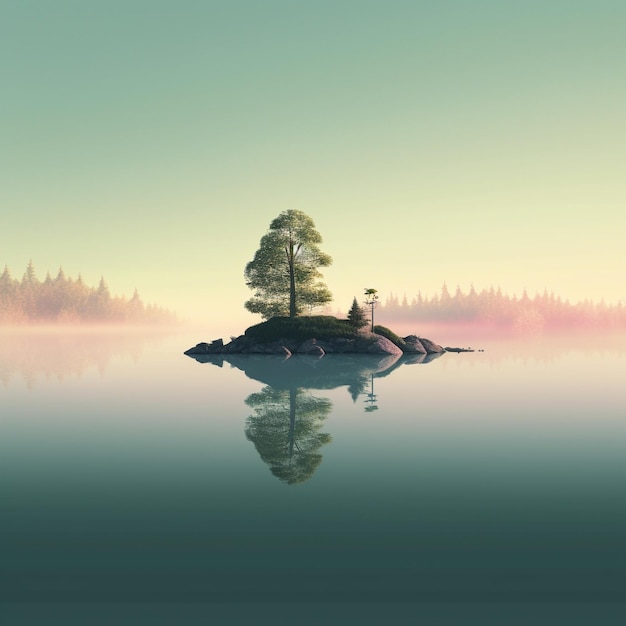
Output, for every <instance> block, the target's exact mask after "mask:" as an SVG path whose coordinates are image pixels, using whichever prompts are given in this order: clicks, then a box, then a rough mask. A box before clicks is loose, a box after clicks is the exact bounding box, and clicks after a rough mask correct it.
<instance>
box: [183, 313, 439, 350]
mask: <svg viewBox="0 0 626 626" xmlns="http://www.w3.org/2000/svg"><path fill="white" fill-rule="evenodd" d="M445 351H446V349H445V348H443V347H441V346H440V345H438V344H436V343H435V342H433V341H431V340H429V339H426V338H424V337H417V336H416V335H409V336H407V337H399V336H398V335H396V334H395V333H394V332H393V331H391V330H389V329H388V328H385V327H384V326H374V330H373V331H371V330H363V329H362V328H355V327H354V326H353V325H351V323H350V320H349V319H345V320H343V319H338V318H336V317H333V316H331V315H312V316H302V317H273V318H271V319H269V320H267V321H265V322H261V323H260V324H256V325H254V326H250V328H248V329H247V330H246V331H245V333H244V334H243V335H240V336H239V337H233V338H232V339H231V341H230V342H228V343H224V341H223V340H222V339H215V340H213V341H211V342H201V343H199V344H197V345H196V346H194V347H192V348H189V350H186V351H185V354H186V355H188V356H196V355H202V354H283V355H285V356H291V355H292V354H309V355H315V356H324V355H325V354H332V353H335V354H355V353H360V354H382V355H385V354H397V355H400V354H442V353H443V352H445Z"/></svg>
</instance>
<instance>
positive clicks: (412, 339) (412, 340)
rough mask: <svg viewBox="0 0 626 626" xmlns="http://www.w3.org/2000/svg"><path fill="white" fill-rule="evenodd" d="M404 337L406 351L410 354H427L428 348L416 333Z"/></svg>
mask: <svg viewBox="0 0 626 626" xmlns="http://www.w3.org/2000/svg"><path fill="white" fill-rule="evenodd" d="M403 339H404V343H405V344H406V347H405V349H404V351H405V352H407V353H409V354H426V348H425V347H424V345H423V344H422V342H421V341H420V340H419V337H417V336H416V335H408V337H403Z"/></svg>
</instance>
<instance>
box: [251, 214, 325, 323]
mask: <svg viewBox="0 0 626 626" xmlns="http://www.w3.org/2000/svg"><path fill="white" fill-rule="evenodd" d="M321 242H322V237H321V235H320V234H319V233H318V232H317V230H316V229H315V224H314V222H313V220H312V219H311V218H310V217H309V216H308V215H306V213H303V212H302V211H296V210H294V209H290V210H288V211H283V212H282V213H281V214H280V215H279V216H278V217H277V218H276V219H274V220H273V221H272V223H271V224H270V227H269V231H268V232H267V234H266V235H264V236H263V237H262V238H261V241H260V244H259V249H258V250H257V251H256V253H255V255H254V258H253V259H252V261H250V262H249V263H248V264H247V265H246V269H245V272H244V276H245V278H246V284H247V285H248V287H250V289H253V290H254V296H253V297H252V298H250V300H248V301H247V302H246V303H245V307H246V309H248V311H250V312H251V313H259V314H260V315H262V316H263V318H264V319H269V318H270V317H274V316H289V317H296V316H297V315H299V314H301V313H302V312H303V311H304V310H305V308H308V309H311V308H313V307H316V306H320V305H322V304H326V303H327V302H330V301H331V300H332V295H331V293H330V291H329V290H328V287H326V285H325V284H324V283H322V282H320V281H319V279H320V278H321V277H322V275H321V273H320V272H319V271H318V269H317V268H318V267H327V266H328V265H330V264H331V263H332V259H331V257H330V256H329V255H327V254H325V253H324V252H322V251H321V250H320V249H319V246H318V244H320V243H321Z"/></svg>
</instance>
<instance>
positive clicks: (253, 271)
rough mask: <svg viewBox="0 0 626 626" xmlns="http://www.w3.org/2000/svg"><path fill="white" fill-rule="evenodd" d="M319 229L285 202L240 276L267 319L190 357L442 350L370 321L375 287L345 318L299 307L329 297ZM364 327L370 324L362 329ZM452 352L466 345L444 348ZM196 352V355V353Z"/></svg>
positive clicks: (254, 307)
mask: <svg viewBox="0 0 626 626" xmlns="http://www.w3.org/2000/svg"><path fill="white" fill-rule="evenodd" d="M321 241H322V238H321V235H320V234H319V233H318V232H317V230H316V229H315V224H314V222H313V220H312V219H311V218H310V217H309V216H308V215H306V214H305V213H303V212H302V211H297V210H294V209H290V210H287V211H283V212H282V213H281V214H280V215H279V216H278V217H277V218H276V219H274V220H273V221H272V223H271V224H270V227H269V230H268V232H267V233H266V234H265V235H264V236H263V237H262V238H261V241H260V244H259V249H258V250H257V251H256V253H255V255H254V258H253V259H252V260H251V261H250V262H249V263H248V264H247V265H246V267H245V271H244V276H245V279H246V284H247V285H248V287H250V289H252V290H253V291H254V295H253V296H252V298H250V299H249V300H248V301H247V302H246V303H245V308H246V309H247V310H248V311H250V312H251V313H258V314H260V315H261V316H262V317H263V318H264V319H265V321H264V322H261V323H260V324H256V325H254V326H250V328H248V329H247V330H246V331H245V332H244V334H243V335H240V336H238V337H232V338H231V341H230V342H229V343H224V341H223V339H215V340H213V341H211V342H208V343H207V342H201V343H198V344H197V345H195V346H194V347H192V348H189V349H188V350H186V351H185V354H186V355H188V356H192V357H196V358H197V357H202V356H203V355H218V354H282V355H284V356H286V357H290V356H291V355H292V354H308V355H314V356H318V357H322V356H324V355H326V354H331V353H338V354H373V355H398V356H399V355H402V354H411V355H424V356H426V355H440V354H442V353H444V352H446V348H442V347H441V346H440V345H438V344H436V343H435V342H433V341H431V340H430V339H426V338H424V337H418V336H417V335H408V336H407V337H399V336H398V335H397V334H396V333H394V332H393V331H391V330H389V329H388V328H385V327H384V326H380V325H375V324H374V308H375V306H376V301H377V300H378V295H377V290H376V289H371V288H370V289H366V290H365V297H366V301H365V304H366V306H367V307H369V308H370V309H371V314H370V316H369V319H368V315H367V313H366V312H365V309H364V308H363V307H362V306H360V305H359V304H358V302H357V299H356V297H355V298H354V299H353V302H352V307H351V308H350V310H349V311H348V314H347V318H346V319H339V318H337V317H334V316H332V315H304V312H305V311H311V310H312V309H313V308H315V307H318V306H323V305H325V304H327V303H328V302H329V301H330V300H331V299H332V296H331V293H330V291H329V290H328V288H327V286H326V285H325V284H324V283H322V282H321V281H320V280H319V279H320V278H321V274H320V272H319V270H318V268H320V267H326V266H328V265H330V264H331V263H332V259H331V257H330V256H329V255H328V254H326V253H324V252H322V251H321V250H320V248H319V245H318V244H320V243H321ZM366 327H368V329H367V330H366ZM448 350H449V351H453V352H467V351H471V350H469V349H465V348H449V349H448ZM199 360H201V359H199Z"/></svg>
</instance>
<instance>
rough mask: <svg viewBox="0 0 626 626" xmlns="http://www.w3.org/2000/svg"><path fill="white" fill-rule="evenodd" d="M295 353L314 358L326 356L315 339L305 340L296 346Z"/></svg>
mask: <svg viewBox="0 0 626 626" xmlns="http://www.w3.org/2000/svg"><path fill="white" fill-rule="evenodd" d="M296 352H298V353H299V354H312V355H314V356H324V355H325V354H326V351H325V350H324V348H323V347H322V346H321V345H320V344H319V343H317V339H307V340H306V341H305V342H304V343H302V344H300V345H299V346H298V349H297V350H296Z"/></svg>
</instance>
